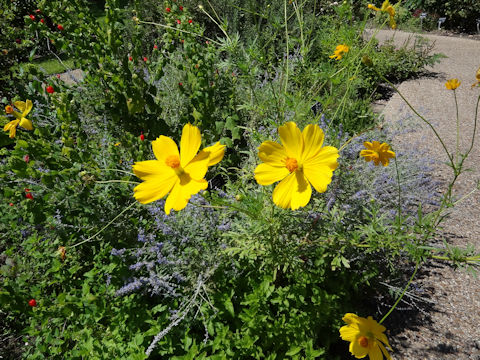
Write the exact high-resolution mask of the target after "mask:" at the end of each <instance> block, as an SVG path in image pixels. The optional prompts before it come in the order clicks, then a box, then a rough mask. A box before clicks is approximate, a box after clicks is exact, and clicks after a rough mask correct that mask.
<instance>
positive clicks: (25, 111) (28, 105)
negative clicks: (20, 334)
mask: <svg viewBox="0 0 480 360" xmlns="http://www.w3.org/2000/svg"><path fill="white" fill-rule="evenodd" d="M32 108H33V104H32V101H31V100H27V102H26V103H25V109H23V110H22V111H23V113H22V115H23V117H25V116H27V115H28V113H29V112H30V111H31V110H32Z"/></svg>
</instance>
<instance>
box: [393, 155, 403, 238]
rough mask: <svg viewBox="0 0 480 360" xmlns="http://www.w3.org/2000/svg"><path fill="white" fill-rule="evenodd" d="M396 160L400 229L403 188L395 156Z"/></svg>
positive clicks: (395, 158)
mask: <svg viewBox="0 0 480 360" xmlns="http://www.w3.org/2000/svg"><path fill="white" fill-rule="evenodd" d="M393 160H394V162H395V172H396V173H397V186H398V223H397V226H398V231H400V224H401V218H402V188H401V186H400V172H399V171H398V163H397V157H396V156H395V157H394V158H393Z"/></svg>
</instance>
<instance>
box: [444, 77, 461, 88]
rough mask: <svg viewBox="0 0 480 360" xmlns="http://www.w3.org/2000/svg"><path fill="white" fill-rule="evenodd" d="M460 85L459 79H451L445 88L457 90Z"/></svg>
mask: <svg viewBox="0 0 480 360" xmlns="http://www.w3.org/2000/svg"><path fill="white" fill-rule="evenodd" d="M460 84H461V82H460V81H458V79H450V80H447V82H446V83H445V87H446V88H447V89H448V90H455V89H456V88H458V87H459V86H460Z"/></svg>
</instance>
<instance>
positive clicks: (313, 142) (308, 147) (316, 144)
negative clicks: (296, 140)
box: [301, 125, 324, 161]
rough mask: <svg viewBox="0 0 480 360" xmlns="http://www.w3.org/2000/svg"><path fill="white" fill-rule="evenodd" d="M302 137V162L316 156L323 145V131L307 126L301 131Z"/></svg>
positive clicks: (316, 127)
mask: <svg viewBox="0 0 480 360" xmlns="http://www.w3.org/2000/svg"><path fill="white" fill-rule="evenodd" d="M302 136H303V144H304V148H303V154H302V159H301V160H302V161H305V160H308V159H310V158H313V157H315V156H317V155H318V153H319V152H320V151H321V150H322V145H323V139H324V135H323V130H322V129H320V127H319V126H318V125H307V126H306V127H305V129H303V131H302Z"/></svg>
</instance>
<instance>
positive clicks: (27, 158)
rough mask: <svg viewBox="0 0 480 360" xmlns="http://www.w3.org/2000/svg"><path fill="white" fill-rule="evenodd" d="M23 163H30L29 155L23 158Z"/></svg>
mask: <svg viewBox="0 0 480 360" xmlns="http://www.w3.org/2000/svg"><path fill="white" fill-rule="evenodd" d="M23 161H25V162H26V163H28V162H29V161H30V156H28V154H27V155H25V156H24V157H23Z"/></svg>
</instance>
